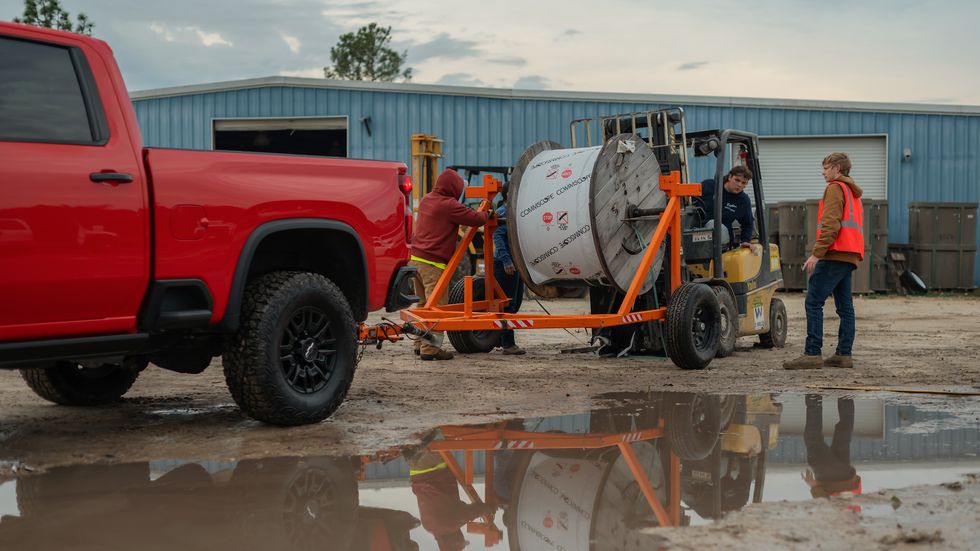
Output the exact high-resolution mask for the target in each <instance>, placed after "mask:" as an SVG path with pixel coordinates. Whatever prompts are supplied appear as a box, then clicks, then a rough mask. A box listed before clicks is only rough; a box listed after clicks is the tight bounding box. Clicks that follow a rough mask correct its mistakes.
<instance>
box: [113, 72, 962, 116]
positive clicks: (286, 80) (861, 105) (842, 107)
mask: <svg viewBox="0 0 980 551" xmlns="http://www.w3.org/2000/svg"><path fill="white" fill-rule="evenodd" d="M269 87H292V88H330V89H339V90H358V91H370V92H399V93H408V94H440V95H451V96H472V97H482V98H501V99H527V100H566V101H569V100H570V101H594V102H604V103H656V104H666V105H705V106H715V107H755V108H770V109H772V108H775V109H817V110H824V111H876V112H888V113H921V114H934V115H972V116H980V105H947V104H928V103H885V102H866V101H830V100H809V99H784V98H748V97H734V96H688V95H673V94H637V93H616V92H573V91H559V90H517V89H510V88H481V87H475V86H445V85H440V84H416V83H411V82H404V83H402V82H365V81H356V80H330V79H323V78H299V77H284V76H272V77H262V78H250V79H243V80H231V81H225V82H210V83H204V84H192V85H188V86H174V87H170V88H157V89H154V90H138V91H135V92H131V93H130V97H131V98H132V99H134V100H141V99H153V98H164V97H173V96H186V95H192V94H206V93H211V92H227V91H233V90H244V89H249V88H269Z"/></svg>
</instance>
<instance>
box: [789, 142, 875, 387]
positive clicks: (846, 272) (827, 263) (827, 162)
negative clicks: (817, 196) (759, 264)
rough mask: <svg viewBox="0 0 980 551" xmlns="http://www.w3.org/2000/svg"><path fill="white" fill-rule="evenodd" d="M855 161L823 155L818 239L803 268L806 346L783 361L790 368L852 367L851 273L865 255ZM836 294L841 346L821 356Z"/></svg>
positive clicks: (839, 156)
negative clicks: (827, 311)
mask: <svg viewBox="0 0 980 551" xmlns="http://www.w3.org/2000/svg"><path fill="white" fill-rule="evenodd" d="M850 172H851V160H850V158H848V156H847V154H846V153H831V154H830V155H827V157H826V158H825V159H824V160H823V178H824V181H826V182H827V187H826V188H825V189H824V192H823V198H822V199H821V200H820V207H819V210H818V213H819V214H818V218H819V220H820V225H819V227H818V228H817V239H816V243H815V244H814V245H813V252H812V254H811V255H810V258H808V259H807V260H806V263H805V264H804V265H803V268H804V269H805V270H806V271H807V272H808V273H809V274H810V280H809V283H808V284H807V293H806V346H805V348H804V352H803V355H802V356H800V357H799V358H796V359H795V360H790V361H787V362H785V363H783V367H784V368H786V369H820V368H821V367H823V366H827V367H854V362H853V360H852V358H851V348H852V346H853V345H854V334H855V319H854V301H853V300H852V299H851V272H853V271H854V270H855V269H857V266H858V263H859V262H860V261H861V260H863V259H864V231H863V227H862V226H863V220H864V214H863V209H862V208H861V188H860V187H858V185H857V184H855V183H854V180H853V179H852V178H851V177H850V176H849V174H850ZM831 294H833V295H834V304H835V305H836V306H837V315H838V316H840V329H839V331H838V333H837V351H836V353H835V354H834V355H833V356H832V357H830V358H828V359H827V360H826V361H825V360H824V359H823V356H822V353H821V350H822V348H823V305H824V302H826V301H827V298H828V297H829V296H830V295H831Z"/></svg>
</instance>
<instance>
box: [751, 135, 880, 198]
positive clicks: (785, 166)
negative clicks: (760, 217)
mask: <svg viewBox="0 0 980 551" xmlns="http://www.w3.org/2000/svg"><path fill="white" fill-rule="evenodd" d="M834 151H843V152H844V153H847V155H848V156H849V157H850V158H851V163H852V165H853V167H852V168H851V177H852V178H854V181H855V182H857V184H858V185H859V186H861V188H862V189H863V190H864V197H865V198H866V199H887V198H888V190H887V188H886V177H887V174H888V163H887V153H886V148H885V137H884V136H866V137H835V138H759V162H760V163H761V165H762V174H763V182H765V193H766V203H770V204H771V203H776V202H780V201H803V200H806V199H819V198H820V197H821V195H822V194H823V190H824V185H825V184H824V181H823V177H821V176H820V169H821V162H822V161H823V158H824V157H826V156H827V155H829V154H830V153H833V152H834Z"/></svg>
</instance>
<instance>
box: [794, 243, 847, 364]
mask: <svg viewBox="0 0 980 551" xmlns="http://www.w3.org/2000/svg"><path fill="white" fill-rule="evenodd" d="M855 268H856V266H854V264H851V263H850V262H840V261H837V260H821V261H819V262H817V267H816V269H814V270H813V275H811V276H810V283H809V286H808V288H807V291H806V347H805V348H804V351H803V353H804V354H806V355H807V356H819V355H820V354H821V350H822V349H823V304H824V302H826V301H827V297H829V296H830V295H831V294H833V295H834V305H835V306H837V315H838V316H840V329H839V330H838V332H837V354H839V355H841V356H850V355H851V348H852V347H853V346H854V333H855V327H854V301H853V300H852V299H851V272H853V271H854V270H855Z"/></svg>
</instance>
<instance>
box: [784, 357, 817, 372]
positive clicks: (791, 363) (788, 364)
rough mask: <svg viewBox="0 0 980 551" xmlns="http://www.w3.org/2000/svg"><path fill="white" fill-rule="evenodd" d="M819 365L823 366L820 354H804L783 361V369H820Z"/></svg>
mask: <svg viewBox="0 0 980 551" xmlns="http://www.w3.org/2000/svg"><path fill="white" fill-rule="evenodd" d="M821 367H823V358H822V357H821V356H807V355H806V354H804V355H802V356H800V357H799V358H796V359H795V360H787V361H785V362H783V369H820V368H821Z"/></svg>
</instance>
